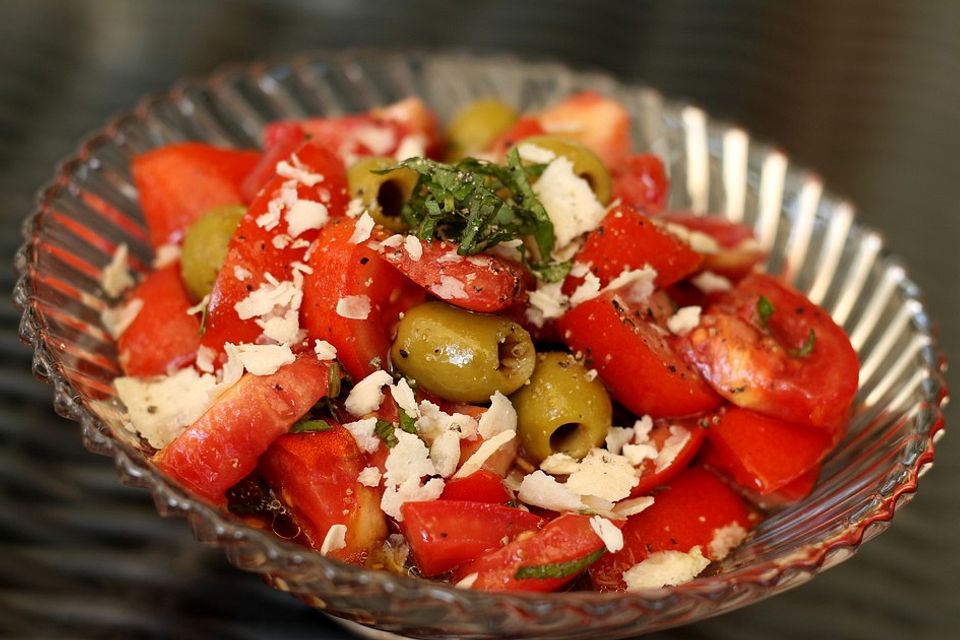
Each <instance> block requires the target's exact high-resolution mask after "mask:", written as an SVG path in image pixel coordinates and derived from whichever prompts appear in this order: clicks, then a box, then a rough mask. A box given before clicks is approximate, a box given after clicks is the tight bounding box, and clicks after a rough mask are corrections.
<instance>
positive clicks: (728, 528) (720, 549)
mask: <svg viewBox="0 0 960 640" xmlns="http://www.w3.org/2000/svg"><path fill="white" fill-rule="evenodd" d="M746 537H747V530H746V529H744V528H743V527H742V526H740V525H739V524H738V523H736V522H731V523H730V524H728V525H725V526H723V527H718V528H717V529H715V530H714V532H713V539H712V540H711V541H710V546H709V547H708V548H707V552H708V554H709V556H710V557H711V558H712V559H714V560H723V559H724V558H726V557H727V555H728V554H729V553H730V551H731V550H732V549H734V548H735V547H737V546H738V545H739V544H740V543H741V542H743V539H744V538H746Z"/></svg>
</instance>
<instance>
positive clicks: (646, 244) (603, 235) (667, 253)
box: [564, 205, 703, 293]
mask: <svg viewBox="0 0 960 640" xmlns="http://www.w3.org/2000/svg"><path fill="white" fill-rule="evenodd" d="M576 261H577V262H582V263H587V264H590V265H591V270H592V271H593V273H594V274H595V275H596V276H597V278H599V279H600V286H602V287H605V286H606V285H607V284H609V282H610V281H611V280H613V279H614V278H616V277H617V276H619V275H620V274H621V273H622V272H623V270H624V269H640V268H642V267H643V266H644V265H647V264H649V265H650V266H651V267H653V268H654V269H656V270H657V278H656V280H655V281H654V282H655V283H656V285H657V286H658V287H668V286H670V285H671V284H673V283H675V282H678V281H679V280H682V279H683V278H685V277H686V276H688V275H690V274H691V273H693V272H695V271H696V270H697V269H698V268H699V267H700V264H701V263H702V262H703V257H702V256H701V255H700V254H699V253H697V252H696V251H694V250H693V249H691V248H690V246H689V245H687V244H686V243H685V242H683V241H682V240H680V239H679V238H677V237H675V236H674V235H673V234H670V233H667V232H665V231H662V230H660V229H659V228H657V226H656V225H655V224H653V222H652V221H651V220H650V218H648V217H646V216H645V215H643V214H642V213H640V212H639V211H637V210H636V209H634V208H632V207H629V206H622V205H621V206H618V207H614V208H613V209H611V210H610V211H609V212H607V215H605V216H604V218H603V221H602V222H601V223H600V226H599V227H598V228H597V229H595V230H593V231H591V232H590V233H589V234H587V239H586V241H585V242H584V243H583V248H582V249H580V251H579V252H578V253H577V257H576ZM576 283H578V279H574V278H569V277H568V278H567V282H565V283H564V291H565V292H568V293H572V291H573V289H574V288H575V284H576ZM571 285H573V286H571Z"/></svg>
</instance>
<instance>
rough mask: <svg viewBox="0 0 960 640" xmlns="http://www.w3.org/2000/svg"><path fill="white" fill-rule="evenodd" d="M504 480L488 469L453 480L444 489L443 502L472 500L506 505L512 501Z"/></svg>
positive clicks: (441, 497) (441, 495)
mask: <svg viewBox="0 0 960 640" xmlns="http://www.w3.org/2000/svg"><path fill="white" fill-rule="evenodd" d="M511 498H512V496H511V495H510V490H509V489H507V487H506V486H505V485H504V484H503V478H502V477H501V476H500V475H498V474H496V473H494V472H493V471H490V470H488V469H480V470H479V471H475V472H473V473H471V474H470V475H468V476H466V477H464V478H451V479H450V480H448V481H447V484H446V485H445V486H444V487H443V493H442V494H440V499H441V500H470V501H473V502H488V503H492V504H504V503H506V502H509V501H510V500H511Z"/></svg>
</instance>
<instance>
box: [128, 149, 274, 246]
mask: <svg viewBox="0 0 960 640" xmlns="http://www.w3.org/2000/svg"><path fill="white" fill-rule="evenodd" d="M259 161H260V154H259V153H258V152H256V151H241V150H237V149H221V148H219V147H214V146H212V145H209V144H204V143H201V142H183V143H180V144H171V145H167V146H165V147H160V148H159V149H154V150H153V151H149V152H147V153H144V154H142V155H138V156H135V157H134V159H133V181H134V184H136V186H137V192H138V193H139V195H140V207H141V208H142V209H143V215H144V217H145V218H146V220H147V226H148V227H149V229H150V242H151V244H152V245H153V247H154V248H156V247H159V246H161V245H164V244H173V243H177V242H179V241H180V240H182V239H183V234H184V232H185V231H186V229H187V227H189V226H190V225H191V224H193V222H194V221H195V220H197V218H199V217H200V216H202V215H203V214H205V213H206V212H207V211H209V210H210V209H212V208H214V207H219V206H221V205H226V204H238V203H242V202H244V199H243V196H242V194H241V192H240V185H241V183H242V182H243V180H244V179H245V178H246V177H247V174H249V173H250V172H251V171H252V170H253V168H254V167H255V166H256V165H257V163H258V162H259Z"/></svg>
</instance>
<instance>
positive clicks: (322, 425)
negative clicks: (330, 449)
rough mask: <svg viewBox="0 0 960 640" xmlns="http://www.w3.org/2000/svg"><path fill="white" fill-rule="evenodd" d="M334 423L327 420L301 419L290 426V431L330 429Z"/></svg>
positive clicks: (303, 431)
mask: <svg viewBox="0 0 960 640" xmlns="http://www.w3.org/2000/svg"><path fill="white" fill-rule="evenodd" d="M331 429H333V425H332V424H330V423H329V422H327V421H326V420H300V421H299V422H297V423H296V424H295V425H293V426H292V427H291V428H290V433H309V432H311V431H330V430H331Z"/></svg>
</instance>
